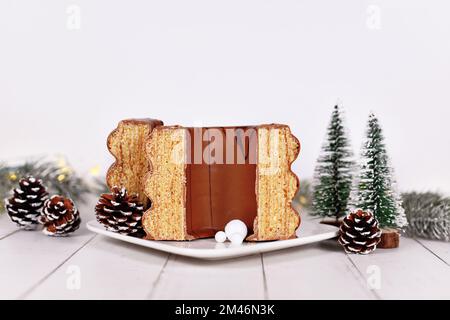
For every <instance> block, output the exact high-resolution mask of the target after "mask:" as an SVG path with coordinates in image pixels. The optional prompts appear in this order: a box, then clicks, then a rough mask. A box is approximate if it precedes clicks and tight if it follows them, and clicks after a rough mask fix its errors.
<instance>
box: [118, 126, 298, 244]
mask: <svg viewBox="0 0 450 320" xmlns="http://www.w3.org/2000/svg"><path fill="white" fill-rule="evenodd" d="M142 137H147V138H146V143H145V144H146V148H145V153H146V156H147V160H148V161H147V165H150V167H149V170H147V171H145V170H146V166H145V165H144V162H143V160H142V165H139V166H140V168H139V169H137V167H138V165H136V170H134V171H133V170H131V171H130V172H129V174H127V175H126V176H133V175H142V174H143V173H145V172H148V173H147V175H146V178H145V180H144V182H143V183H144V186H143V187H144V191H145V194H146V195H147V197H149V198H150V199H151V201H152V205H151V208H150V209H149V210H147V211H146V212H145V214H144V217H143V227H144V230H145V231H146V233H147V238H148V239H154V240H193V239H198V238H208V237H214V235H215V233H216V232H217V231H219V230H223V229H224V227H225V225H226V223H228V222H229V221H230V220H233V219H240V220H242V221H243V222H244V223H245V224H246V225H247V227H248V228H249V230H250V234H251V235H250V236H249V237H248V238H247V240H248V241H267V240H281V239H290V238H294V237H295V231H296V229H297V227H298V226H299V224H300V216H299V214H298V213H297V212H296V211H295V210H294V208H293V207H292V206H291V202H292V199H293V198H294V196H295V193H296V192H297V190H298V187H299V182H298V179H297V176H296V175H295V174H294V173H293V172H292V171H291V164H292V162H293V161H294V160H295V159H296V158H297V156H298V153H299V150H300V144H299V141H298V140H297V139H296V138H295V137H294V136H293V135H292V134H291V131H290V129H289V127H288V126H286V125H280V124H271V125H260V126H242V127H211V128H187V127H181V126H162V125H157V126H152V130H151V134H150V136H149V137H148V136H147V135H146V134H142ZM140 144H141V142H140V143H139V145H140ZM139 148H140V147H138V149H139ZM136 152H137V154H138V156H137V157H138V158H139V159H140V160H139V161H141V159H143V158H142V153H143V152H144V149H140V150H139V151H136ZM131 167H133V168H134V166H131ZM140 170H142V171H140ZM125 171H126V170H125ZM126 172H128V171H126ZM131 172H132V173H131ZM112 184H114V183H112ZM133 185H134V184H133Z"/></svg>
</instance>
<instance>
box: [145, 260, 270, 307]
mask: <svg viewBox="0 0 450 320" xmlns="http://www.w3.org/2000/svg"><path fill="white" fill-rule="evenodd" d="M264 297H265V294H264V277H263V273H262V264H261V256H260V255H254V256H248V257H243V258H237V259H232V260H224V261H204V260H197V259H193V258H186V257H181V256H175V255H171V256H170V258H169V261H168V263H167V266H166V268H165V269H164V272H163V273H162V274H161V276H160V279H159V281H158V283H157V285H156V288H155V290H154V291H153V292H152V294H151V295H150V296H149V298H151V299H172V300H173V299H175V300H178V299H195V300H197V299H264Z"/></svg>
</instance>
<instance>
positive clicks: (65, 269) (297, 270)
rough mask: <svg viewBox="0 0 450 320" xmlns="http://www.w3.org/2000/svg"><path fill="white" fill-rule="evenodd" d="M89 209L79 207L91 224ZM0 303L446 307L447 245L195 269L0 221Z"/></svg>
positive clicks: (315, 251)
mask: <svg viewBox="0 0 450 320" xmlns="http://www.w3.org/2000/svg"><path fill="white" fill-rule="evenodd" d="M94 203H95V199H92V200H91V201H90V203H89V205H84V206H81V208H80V212H81V214H82V219H83V220H84V222H87V221H89V220H91V219H93V218H94V215H93V207H94ZM0 283H1V285H0V298H1V299H17V298H18V299H431V298H437V299H450V243H448V242H438V241H429V240H422V239H420V240H419V239H411V238H406V237H402V239H401V247H400V248H399V249H393V250H382V249H379V250H377V251H375V252H374V253H373V254H370V255H368V256H357V255H347V254H345V253H344V252H343V250H342V249H341V248H340V246H339V245H338V244H337V243H336V241H335V240H329V241H325V242H322V243H317V244H312V245H307V246H303V247H298V248H294V249H287V250H282V251H278V252H272V253H265V254H258V255H253V256H249V257H244V258H239V259H233V260H224V261H203V260H195V259H190V258H184V257H180V256H175V255H169V254H165V253H161V252H158V251H153V250H151V249H147V248H141V247H137V246H134V245H131V244H126V243H123V242H120V241H118V240H113V239H108V238H105V237H102V236H100V235H95V234H93V233H91V232H89V231H88V230H87V229H86V227H85V225H84V223H83V226H82V227H81V229H80V230H79V231H77V232H76V233H75V234H74V235H73V236H70V237H66V238H51V237H47V236H45V235H43V234H42V233H41V232H39V231H34V232H32V231H22V230H17V229H16V227H15V225H14V224H13V223H11V222H10V220H9V218H8V216H7V215H6V214H3V215H1V216H0Z"/></svg>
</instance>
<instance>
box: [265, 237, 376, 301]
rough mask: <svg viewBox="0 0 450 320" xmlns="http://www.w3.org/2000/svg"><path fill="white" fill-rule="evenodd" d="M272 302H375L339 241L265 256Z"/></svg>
mask: <svg viewBox="0 0 450 320" xmlns="http://www.w3.org/2000/svg"><path fill="white" fill-rule="evenodd" d="M263 261H264V269H265V275H266V279H267V289H268V298H269V299H374V298H376V295H375V294H374V293H373V292H371V291H370V290H369V289H368V288H367V286H366V284H365V281H363V279H362V277H361V275H360V274H359V271H358V270H357V269H356V268H355V266H354V265H353V264H352V263H351V261H350V260H349V259H348V258H347V256H346V254H345V253H344V252H343V250H342V248H340V247H339V244H337V242H336V240H327V241H324V242H322V243H317V244H311V245H307V246H303V247H299V248H293V249H287V250H283V251H279V252H273V253H265V254H264V255H263Z"/></svg>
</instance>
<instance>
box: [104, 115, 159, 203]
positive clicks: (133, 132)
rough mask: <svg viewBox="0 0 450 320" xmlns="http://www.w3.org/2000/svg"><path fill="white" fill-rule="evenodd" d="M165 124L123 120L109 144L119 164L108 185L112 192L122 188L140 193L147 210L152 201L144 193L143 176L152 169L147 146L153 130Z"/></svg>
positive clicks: (107, 180) (112, 171)
mask: <svg viewBox="0 0 450 320" xmlns="http://www.w3.org/2000/svg"><path fill="white" fill-rule="evenodd" d="M161 125H163V122H162V121H160V120H155V119H129V120H122V121H120V122H119V125H118V126H117V128H116V129H115V130H114V131H113V132H111V134H110V135H109V137H108V141H107V146H108V150H109V151H110V152H111V154H112V155H113V156H114V158H115V159H116V162H114V164H113V165H112V166H111V167H110V168H109V170H108V173H107V175H106V183H107V184H108V186H109V188H110V189H112V188H113V187H114V186H121V187H125V188H126V189H127V190H128V192H129V193H135V194H137V195H138V198H139V200H140V201H141V203H142V204H143V205H144V207H147V206H148V204H149V200H148V198H147V196H146V195H145V193H144V184H143V177H144V176H145V175H146V174H147V172H148V171H149V170H150V164H149V162H148V160H147V158H146V155H145V145H146V143H147V141H148V139H149V137H150V133H151V132H152V130H153V128H155V127H157V126H161Z"/></svg>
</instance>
